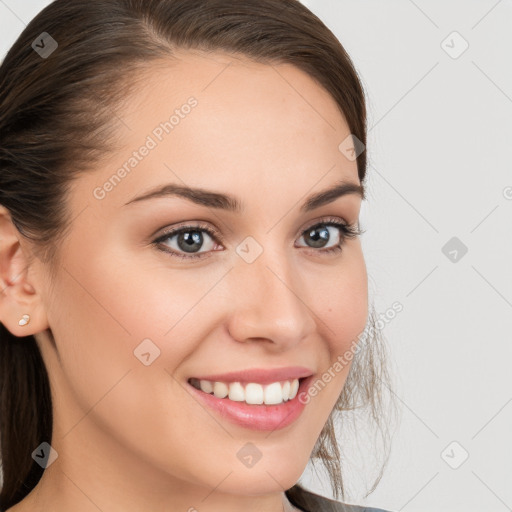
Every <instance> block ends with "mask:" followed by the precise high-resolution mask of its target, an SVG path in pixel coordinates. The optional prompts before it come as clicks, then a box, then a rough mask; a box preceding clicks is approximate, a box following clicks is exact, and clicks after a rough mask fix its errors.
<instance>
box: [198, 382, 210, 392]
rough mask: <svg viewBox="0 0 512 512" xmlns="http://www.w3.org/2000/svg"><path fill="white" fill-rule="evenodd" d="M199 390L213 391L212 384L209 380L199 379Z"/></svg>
mask: <svg viewBox="0 0 512 512" xmlns="http://www.w3.org/2000/svg"><path fill="white" fill-rule="evenodd" d="M199 384H200V385H201V391H204V392H205V393H211V392H212V391H213V384H212V383H211V382H210V381H209V380H200V381H199Z"/></svg>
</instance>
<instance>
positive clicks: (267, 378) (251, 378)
mask: <svg viewBox="0 0 512 512" xmlns="http://www.w3.org/2000/svg"><path fill="white" fill-rule="evenodd" d="M310 375H313V372H312V371H311V370H310V369H309V368H306V367H304V366H288V367H285V368H272V369H268V368H248V369H246V370H239V371H236V372H229V373H222V374H221V373H217V374H215V375H201V376H198V375H196V376H194V378H196V379H199V380H209V381H210V382H255V383H259V384H270V383H272V382H278V381H284V380H292V379H301V378H303V377H309V376H310Z"/></svg>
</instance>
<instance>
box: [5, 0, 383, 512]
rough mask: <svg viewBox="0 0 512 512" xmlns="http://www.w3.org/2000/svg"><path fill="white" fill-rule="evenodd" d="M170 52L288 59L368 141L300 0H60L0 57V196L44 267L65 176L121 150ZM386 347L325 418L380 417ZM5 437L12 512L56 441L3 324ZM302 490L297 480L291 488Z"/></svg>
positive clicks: (364, 365) (369, 359)
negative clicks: (122, 124) (137, 99)
mask: <svg viewBox="0 0 512 512" xmlns="http://www.w3.org/2000/svg"><path fill="white" fill-rule="evenodd" d="M43 33H46V34H49V36H51V38H53V40H54V41H55V42H56V45H55V43H52V41H51V40H50V39H49V38H48V36H46V35H42V34H43ZM41 39H44V41H45V43H40V44H39V46H38V47H34V46H33V44H34V43H35V42H39V41H40V40H41ZM52 44H53V47H52ZM55 46H56V47H55ZM43 47H45V48H46V50H47V51H49V50H50V49H52V48H53V53H51V54H47V55H42V54H41V52H40V51H39V52H38V51H37V48H43ZM176 49H198V50H206V51H216V50H221V51H225V52H232V53H233V54H235V53H236V54H239V55H243V56H246V57H249V58H251V59H254V60H255V61H258V62H261V63H290V64H292V65H294V66H296V67H297V68H299V69H301V70H303V71H304V72H306V73H308V74H309V75H310V76H311V77H313V78H315V79H316V80H317V81H318V83H319V84H320V85H321V86H323V87H324V88H325V89H326V90H327V91H328V92H329V93H330V95H331V96H332V97H333V98H334V100H335V101H336V103H337V105H338V107H339V110H340V112H341V113H342V115H343V116H345V119H346V121H347V123H348V126H349V128H350V132H351V133H352V134H353V135H355V136H356V137H357V139H359V140H360V141H361V143H362V144H363V145H366V107H365V97H364V93H363V88H362V85H361V83H360V80H359V77H358V75H357V72H356V70H355V69H354V66H353V64H352V62H351V60H350V58H349V56H348V55H347V53H346V51H345V50H344V48H343V47H342V45H341V44H340V42H339V41H338V39H337V38H336V37H335V36H334V35H333V33H332V32H331V31H330V30H329V29H328V28H327V27H326V26H325V25H324V23H322V22H321V21H320V20H319V19H318V18H317V17H316V16H315V15H314V14H313V13H311V12H310V11H309V10H308V9H307V8H306V7H305V6H303V5H302V4H301V3H300V2H299V1H298V0H87V1H86V2H84V1H83V0H56V1H55V2H53V3H51V4H50V5H48V6H47V7H46V8H45V9H43V10H42V11H41V12H40V13H39V14H38V15H37V16H36V17H35V18H34V19H33V20H32V21H31V22H30V23H29V25H28V26H27V27H26V28H25V30H23V32H22V33H21V35H20V36H19V37H18V39H17V40H16V42H15V43H14V44H13V46H12V47H11V48H10V50H9V52H8V53H7V55H6V57H5V59H4V60H3V62H2V64H1V66H0V204H2V205H4V206H5V207H6V208H7V209H8V210H9V212H10V214H11V219H12V222H13V224H14V225H15V226H16V228H17V229H18V231H19V232H20V234H21V235H23V236H24V237H26V238H27V239H30V241H31V243H32V244H33V246H34V247H35V248H37V251H36V252H37V256H38V257H39V258H41V260H42V261H43V262H44V263H46V264H48V266H49V268H50V270H51V271H52V272H54V271H55V269H56V268H58V257H59V252H58V248H59V243H60V241H61V240H62V239H63V238H64V237H65V235H66V231H67V230H68V229H70V226H71V221H72V219H70V217H69V215H68V212H67V210H66V202H65V199H66V193H67V191H68V187H69V185H70V183H71V181H72V179H73V177H75V176H78V175H79V174H80V173H82V172H86V171H88V170H89V171H90V170H91V169H94V163H95V162H99V160H100V159H101V157H102V156H105V155H107V154H108V153H109V152H110V151H112V150H113V149H115V147H116V146H115V144H116V140H115V133H116V126H117V125H116V123H117V118H116V115H115V112H116V109H117V108H118V107H119V106H120V105H121V104H122V102H123V100H126V98H127V97H129V94H130V92H131V91H133V90H134V89H135V88H136V87H137V86H138V85H139V84H140V83H141V80H142V78H143V76H144V73H143V71H144V70H150V69H151V65H152V63H154V62H155V61H156V60H162V59H166V58H169V57H171V56H172V55H173V53H174V51H175V50H176ZM340 142H341V141H340ZM366 165H367V163H366V151H363V152H362V153H361V154H359V156H358V157H357V168H358V175H359V179H360V181H361V183H362V184H364V181H365V177H366ZM372 318H373V317H372ZM375 333H376V334H378V331H375ZM50 334H51V332H50ZM381 350H382V343H381V342H380V341H379V336H377V335H375V336H373V339H372V341H371V342H369V343H366V344H365V348H364V350H361V351H360V352H359V353H358V354H357V357H356V358H355V360H354V362H353V365H352V368H351V371H350V373H349V376H348V379H347V382H346V385H345V387H344V390H343V392H342V394H341V396H340V397H339V400H338V402H337V404H336V407H335V411H333V414H334V413H335V412H336V411H345V410H348V409H353V408H358V407H363V406H365V407H369V410H370V411H371V412H372V416H373V418H374V419H375V420H376V421H377V422H378V420H379V418H380V414H379V412H378V408H379V406H380V396H381V395H380V387H379V386H380V383H381V380H383V378H384V377H385V366H384V365H383V359H382V357H380V356H379V357H377V356H378V355H379V353H380V351H381ZM333 414H331V416H330V417H329V421H328V422H327V423H326V425H325V427H324V429H323V430H322V433H321V435H320V437H319V439H318V441H317V444H316V446H315V450H314V453H313V455H314V457H313V458H315V457H316V458H320V459H321V460H322V462H323V463H324V464H325V466H326V468H327V470H328V472H329V476H330V479H331V482H332V487H333V489H334V492H335V495H336V497H338V496H339V493H340V492H341V495H342V496H343V483H342V478H341V470H340V453H339V450H338V446H337V443H336V436H335V433H334V426H333V425H334V424H333V417H334V416H333ZM0 436H1V438H0V440H1V458H2V464H3V471H2V473H3V487H2V490H1V493H0V509H1V510H6V509H8V508H10V507H11V506H13V505H15V504H16V503H18V502H19V501H21V500H22V499H23V498H24V497H25V496H26V495H27V494H28V493H29V492H30V491H31V490H32V489H33V488H34V486H35V485H36V484H37V482H38V481H39V479H40V478H41V476H42V473H43V469H42V468H41V467H40V466H39V465H38V464H36V463H35V461H34V460H33V459H32V457H31V453H32V452H33V450H34V449H35V448H36V447H37V446H38V445H39V444H40V443H41V442H43V441H46V442H48V443H51V438H52V400H51V392H50V386H49V380H48V375H47V372H46V368H45V365H44V362H43V359H42V357H41V354H40V351H39V349H38V346H37V344H36V340H35V337H34V336H27V337H23V338H20V337H16V336H14V335H12V334H11V333H10V332H9V331H8V330H7V329H6V328H5V326H4V325H2V324H0ZM379 478H380V477H379ZM299 490H300V486H299V485H298V484H297V486H294V488H292V489H291V490H290V496H291V495H292V494H293V493H294V492H295V496H296V495H297V492H298V491H299Z"/></svg>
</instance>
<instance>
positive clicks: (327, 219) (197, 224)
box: [156, 215, 357, 241]
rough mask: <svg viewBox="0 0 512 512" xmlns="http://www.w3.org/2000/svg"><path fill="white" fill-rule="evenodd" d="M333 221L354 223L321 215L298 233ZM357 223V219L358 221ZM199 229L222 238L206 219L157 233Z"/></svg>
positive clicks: (159, 237) (172, 234)
mask: <svg viewBox="0 0 512 512" xmlns="http://www.w3.org/2000/svg"><path fill="white" fill-rule="evenodd" d="M332 222H337V223H340V224H344V225H346V226H347V227H348V226H351V225H352V224H351V223H350V222H348V221H347V220H346V219H344V218H343V217H337V216H333V215H331V216H329V215H327V216H324V217H321V218H320V219H317V220H314V221H310V222H308V223H306V224H303V225H302V227H300V228H299V230H298V232H297V235H302V234H304V232H305V231H307V230H308V229H311V228H312V227H315V226H317V225H318V224H329V223H332ZM356 224H357V221H356ZM187 229H188V230H190V231H192V230H194V229H195V230H198V231H206V232H207V233H208V234H210V233H211V234H213V235H214V236H215V237H217V241H220V239H221V238H222V235H221V233H220V231H219V230H218V229H217V228H214V227H212V226H211V225H209V224H208V223H207V222H206V221H200V220H196V221H194V220H191V221H185V222H184V223H183V225H179V226H177V227H176V226H175V227H171V228H169V229H165V230H164V232H163V233H162V234H160V235H157V236H156V239H157V240H158V239H161V238H163V237H165V236H168V237H170V236H175V235H176V234H178V233H180V232H181V231H186V230H187Z"/></svg>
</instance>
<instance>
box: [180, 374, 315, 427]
mask: <svg viewBox="0 0 512 512" xmlns="http://www.w3.org/2000/svg"><path fill="white" fill-rule="evenodd" d="M226 375H229V376H230V375H231V374H226ZM226 375H224V376H223V377H225V376H226ZM230 378H231V377H230ZM274 378H275V377H274ZM313 378H314V375H310V376H309V377H308V378H307V379H304V380H302V381H300V383H299V389H298V391H297V395H296V396H295V398H293V399H292V400H288V401H287V402H283V403H281V404H278V405H266V404H257V405H251V404H247V403H245V402H235V401H233V400H229V399H228V398H217V397H216V396H215V395H212V394H209V393H205V392H203V391H201V390H199V389H196V388H195V387H194V386H192V384H190V383H188V386H189V388H190V390H191V391H190V392H191V393H193V394H194V396H197V398H198V399H199V400H201V402H202V403H204V404H205V405H206V406H207V407H209V408H211V409H212V410H214V411H215V412H217V413H219V414H220V416H221V417H222V418H225V419H226V420H228V421H230V422H232V423H234V424H236V425H239V426H242V427H244V428H248V429H251V430H266V431H268V430H271V431H273V430H278V429H282V428H284V427H287V426H288V425H290V424H291V423H293V422H294V421H295V420H296V419H297V418H298V417H299V416H300V415H301V413H302V411H303V410H304V408H305V407H306V403H303V402H302V401H300V400H299V398H300V397H301V394H304V393H307V392H308V389H309V386H310V385H311V383H312V382H313ZM206 380H209V379H206ZM278 380H279V379H278ZM284 380H287V379H284ZM219 382H220V381H219ZM251 382H254V381H251ZM273 382H275V381H273Z"/></svg>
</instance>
